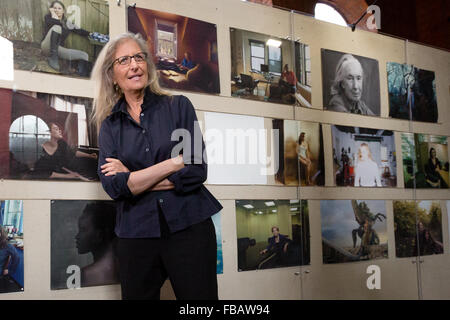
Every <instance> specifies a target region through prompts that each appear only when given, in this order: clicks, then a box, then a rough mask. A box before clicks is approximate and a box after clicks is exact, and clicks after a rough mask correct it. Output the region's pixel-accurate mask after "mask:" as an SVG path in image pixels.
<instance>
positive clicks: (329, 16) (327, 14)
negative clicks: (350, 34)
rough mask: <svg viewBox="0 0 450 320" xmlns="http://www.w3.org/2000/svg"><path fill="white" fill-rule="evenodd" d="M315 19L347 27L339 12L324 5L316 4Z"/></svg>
mask: <svg viewBox="0 0 450 320" xmlns="http://www.w3.org/2000/svg"><path fill="white" fill-rule="evenodd" d="M314 18H316V19H317V20H322V21H326V22H330V23H334V24H337V25H340V26H344V27H346V26H347V22H345V19H344V18H343V17H342V15H341V14H340V13H339V12H337V10H336V9H334V8H333V7H331V6H329V5H327V4H324V3H318V4H316V6H315V8H314Z"/></svg>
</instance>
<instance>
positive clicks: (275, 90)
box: [230, 28, 312, 107]
mask: <svg viewBox="0 0 450 320" xmlns="http://www.w3.org/2000/svg"><path fill="white" fill-rule="evenodd" d="M230 39H231V95H232V96H233V97H239V98H244V99H252V100H259V101H268V102H273V103H282V104H297V105H300V106H303V107H311V83H312V80H311V60H310V52H309V46H308V45H305V44H303V43H300V42H292V41H289V40H284V39H281V38H277V37H272V36H270V35H265V34H261V33H256V32H250V31H245V30H240V29H235V28H230ZM292 46H294V48H292Z"/></svg>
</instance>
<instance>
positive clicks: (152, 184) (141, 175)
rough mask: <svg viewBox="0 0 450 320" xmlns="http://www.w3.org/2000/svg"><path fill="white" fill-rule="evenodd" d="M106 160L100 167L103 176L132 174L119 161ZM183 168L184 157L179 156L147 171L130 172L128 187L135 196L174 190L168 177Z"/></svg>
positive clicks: (113, 159)
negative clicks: (121, 173)
mask: <svg viewBox="0 0 450 320" xmlns="http://www.w3.org/2000/svg"><path fill="white" fill-rule="evenodd" d="M105 160H106V163H105V164H104V165H102V166H101V167H100V168H101V172H102V174H104V175H105V176H113V175H116V174H117V173H119V172H130V170H128V168H127V167H125V166H124V165H123V163H122V162H121V161H120V160H118V159H115V158H106V159H105ZM183 168H184V162H183V157H182V156H181V155H179V156H177V157H175V158H171V159H167V160H165V161H162V162H160V163H157V164H155V165H153V166H150V167H147V168H145V169H141V170H137V171H133V172H130V176H129V178H128V182H127V186H128V188H129V189H130V191H131V193H132V194H133V195H135V196H136V195H138V194H141V193H143V192H146V191H158V190H170V189H174V188H175V185H174V184H173V183H172V182H171V181H169V180H168V179H167V177H168V176H169V175H171V174H172V173H175V172H177V171H178V170H181V169H183Z"/></svg>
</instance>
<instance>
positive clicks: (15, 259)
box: [0, 200, 24, 293]
mask: <svg viewBox="0 0 450 320" xmlns="http://www.w3.org/2000/svg"><path fill="white" fill-rule="evenodd" d="M23 266H24V264H23V201H22V200H2V201H0V293H8V292H18V291H23V280H24V276H23Z"/></svg>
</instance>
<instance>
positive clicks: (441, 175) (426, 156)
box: [401, 133, 449, 189]
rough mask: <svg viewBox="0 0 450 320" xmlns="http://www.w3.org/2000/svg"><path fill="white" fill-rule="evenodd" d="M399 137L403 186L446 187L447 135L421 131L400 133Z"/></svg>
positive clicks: (447, 181)
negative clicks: (429, 133) (422, 132)
mask: <svg viewBox="0 0 450 320" xmlns="http://www.w3.org/2000/svg"><path fill="white" fill-rule="evenodd" d="M401 137H402V157H403V177H404V183H405V188H441V189H447V188H448V187H449V161H448V142H447V137H446V136H436V135H428V134H421V133H402V135H401Z"/></svg>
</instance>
